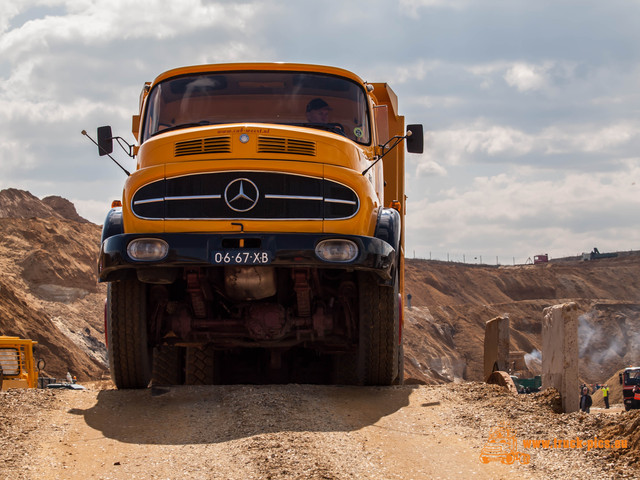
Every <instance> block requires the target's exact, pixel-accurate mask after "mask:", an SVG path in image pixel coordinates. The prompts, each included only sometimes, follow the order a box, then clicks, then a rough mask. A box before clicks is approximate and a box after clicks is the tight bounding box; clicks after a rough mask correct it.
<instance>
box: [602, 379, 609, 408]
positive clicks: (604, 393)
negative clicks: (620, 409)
mask: <svg viewBox="0 0 640 480" xmlns="http://www.w3.org/2000/svg"><path fill="white" fill-rule="evenodd" d="M601 390H602V399H603V400H604V408H609V386H608V385H606V384H605V385H603V386H602V387H601Z"/></svg>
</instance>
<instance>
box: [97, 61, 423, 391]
mask: <svg viewBox="0 0 640 480" xmlns="http://www.w3.org/2000/svg"><path fill="white" fill-rule="evenodd" d="M133 134H134V136H135V138H136V140H137V143H136V145H128V144H126V142H125V141H124V140H123V139H122V138H121V137H114V136H113V134H112V132H111V127H100V128H99V129H98V142H97V143H98V145H99V153H100V154H108V153H111V152H112V150H113V143H114V140H115V141H117V142H119V143H120V145H121V146H123V147H124V148H125V150H127V149H128V153H129V154H130V155H131V156H132V157H134V158H135V159H136V169H135V171H134V172H133V173H131V174H129V175H128V177H127V179H126V182H125V184H124V190H123V195H122V201H121V206H115V207H114V208H112V209H111V211H110V212H109V213H108V214H107V217H106V220H105V223H104V227H103V233H102V246H101V251H100V258H99V279H100V281H102V282H108V298H107V305H106V313H105V317H106V323H107V341H108V348H109V359H110V367H111V375H112V378H113V380H114V382H115V384H116V386H117V387H118V388H144V387H146V386H147V385H148V384H149V382H150V380H151V378H152V377H153V381H154V383H158V384H181V383H187V384H210V383H218V382H224V381H225V380H224V372H225V371H228V370H229V369H231V368H232V367H233V366H234V365H235V364H237V363H238V362H239V361H240V360H239V358H240V357H239V356H237V355H238V352H240V351H251V352H254V355H253V357H252V358H254V359H255V358H257V359H259V360H258V361H257V363H256V364H255V365H257V367H253V368H257V369H258V370H260V371H259V372H256V375H255V376H254V377H252V378H251V380H250V381H253V380H255V381H258V382H259V381H260V379H265V381H268V379H269V378H275V379H278V378H285V377H283V376H278V375H277V372H281V371H282V370H283V369H287V370H288V371H292V370H295V369H297V368H301V366H302V363H304V361H305V360H304V358H307V359H308V357H305V355H308V354H311V356H312V357H318V358H319V357H322V358H323V359H328V361H327V362H326V363H325V366H327V365H328V366H329V367H327V368H328V370H330V371H329V372H328V375H329V376H328V377H326V378H327V381H328V382H331V383H347V384H365V385H390V384H393V383H399V382H401V381H402V375H403V373H402V371H403V367H402V365H403V350H402V317H401V315H402V313H401V312H402V306H401V302H402V292H403V288H404V276H403V267H404V251H403V250H404V214H405V193H404V151H405V147H406V149H407V150H408V151H409V152H414V153H421V152H422V148H423V130H422V125H409V126H407V127H406V128H405V125H404V117H402V116H400V115H399V113H398V102H397V98H396V95H395V94H394V92H393V91H392V90H391V88H390V87H389V86H388V85H387V84H385V83H367V82H365V81H363V80H362V79H360V78H359V77H358V76H357V75H355V74H353V73H351V72H348V71H346V70H342V69H339V68H333V67H325V66H315V65H302V64H286V63H274V64H265V63H247V64H218V65H200V66H192V67H184V68H178V69H175V70H171V71H168V72H165V73H162V74H161V75H159V76H158V77H157V78H156V79H155V80H154V81H153V82H150V83H146V84H145V85H144V88H143V90H142V94H141V96H140V110H139V114H137V115H135V116H134V117H133ZM123 144H124V145H123ZM127 173H128V172H127ZM249 356H250V355H249ZM289 378H291V377H289ZM323 378H324V377H323ZM296 381H300V380H299V379H298V380H296ZM302 381H304V378H303V379H302Z"/></svg>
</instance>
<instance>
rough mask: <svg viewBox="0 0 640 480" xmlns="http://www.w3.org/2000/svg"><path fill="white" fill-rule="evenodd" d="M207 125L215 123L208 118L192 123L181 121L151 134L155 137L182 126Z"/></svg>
mask: <svg viewBox="0 0 640 480" xmlns="http://www.w3.org/2000/svg"><path fill="white" fill-rule="evenodd" d="M205 125H213V124H212V123H211V122H210V121H208V120H200V121H199V122H190V123H180V124H178V125H172V126H170V127H167V128H164V129H162V130H158V131H157V132H155V133H153V134H151V136H152V137H153V136H155V135H159V134H160V133H165V132H170V131H172V130H179V129H181V128H190V127H203V126H205Z"/></svg>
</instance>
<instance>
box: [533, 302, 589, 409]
mask: <svg viewBox="0 0 640 480" xmlns="http://www.w3.org/2000/svg"><path fill="white" fill-rule="evenodd" d="M549 387H553V388H555V389H556V390H558V392H560V396H561V397H562V410H563V411H564V412H565V413H571V412H575V411H577V410H578V408H579V401H580V392H579V388H580V386H579V382H578V307H577V305H576V304H575V303H573V302H571V303H564V304H562V305H553V306H552V307H547V308H545V309H544V312H543V319H542V388H543V389H545V388H549Z"/></svg>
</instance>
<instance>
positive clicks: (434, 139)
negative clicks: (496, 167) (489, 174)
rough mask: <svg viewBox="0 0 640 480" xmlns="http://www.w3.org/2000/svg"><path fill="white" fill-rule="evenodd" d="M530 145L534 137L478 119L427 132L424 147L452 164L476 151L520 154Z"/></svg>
mask: <svg viewBox="0 0 640 480" xmlns="http://www.w3.org/2000/svg"><path fill="white" fill-rule="evenodd" d="M534 146H535V138H534V137H533V136H531V135H529V134H527V133H525V132H522V131H519V130H517V129H514V128H511V127H505V126H500V125H487V124H486V122H483V121H478V122H476V123H474V124H471V125H460V126H457V127H455V128H453V129H449V130H441V131H431V132H429V133H428V135H427V137H426V144H425V150H426V152H427V153H428V156H429V157H430V158H431V159H436V158H437V159H441V161H445V162H446V163H448V164H452V165H455V164H458V163H460V162H461V161H464V160H465V159H467V158H469V157H471V156H473V155H477V154H482V155H489V156H497V155H509V156H512V157H513V156H521V155H524V154H527V153H529V152H531V151H532V150H533V148H534Z"/></svg>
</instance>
